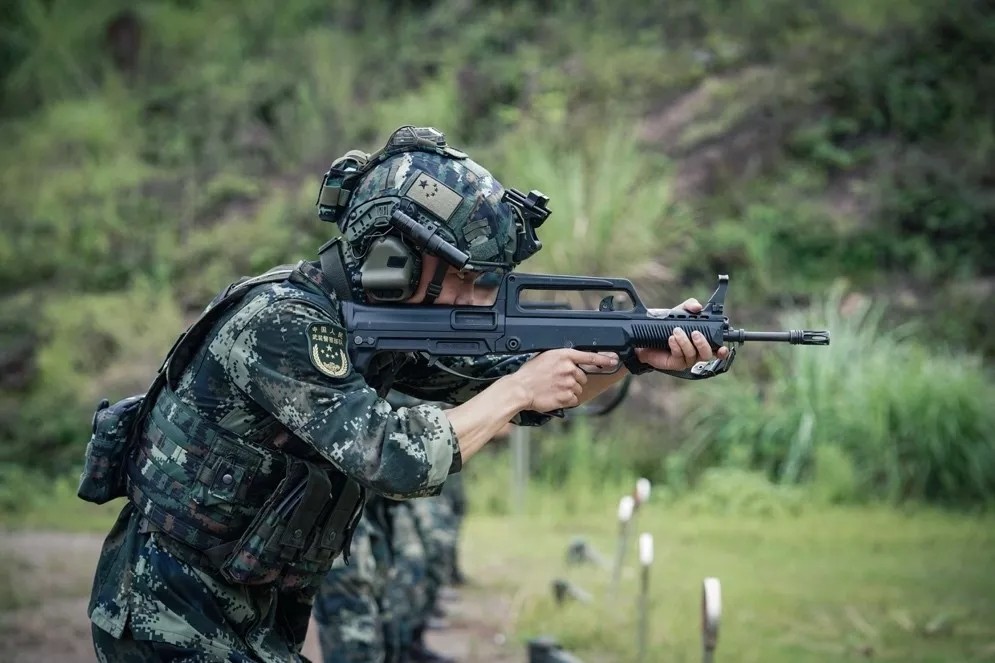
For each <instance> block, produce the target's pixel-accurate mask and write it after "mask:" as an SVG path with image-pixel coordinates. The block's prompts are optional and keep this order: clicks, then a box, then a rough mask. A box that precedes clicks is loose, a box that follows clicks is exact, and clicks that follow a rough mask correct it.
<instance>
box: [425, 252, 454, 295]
mask: <svg viewBox="0 0 995 663" xmlns="http://www.w3.org/2000/svg"><path fill="white" fill-rule="evenodd" d="M448 271H449V263H447V262H446V261H445V260H442V259H441V258H440V259H439V262H438V263H436V265H435V274H433V275H432V282H431V283H429V284H428V289H427V290H426V291H425V301H424V302H423V303H424V304H431V303H433V302H435V300H436V298H437V297H438V296H439V295H440V294H442V282H443V281H445V280H446V272H448Z"/></svg>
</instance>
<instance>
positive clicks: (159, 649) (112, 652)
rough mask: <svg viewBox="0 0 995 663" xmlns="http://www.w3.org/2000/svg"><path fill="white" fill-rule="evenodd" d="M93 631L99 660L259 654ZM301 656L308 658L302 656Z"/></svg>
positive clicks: (244, 661)
mask: <svg viewBox="0 0 995 663" xmlns="http://www.w3.org/2000/svg"><path fill="white" fill-rule="evenodd" d="M90 631H91V633H92V635H93V649H94V651H95V652H96V654H97V660H98V661H99V662H100V663H146V662H147V661H170V663H217V661H225V663H252V662H255V661H258V660H259V659H257V658H250V657H247V656H245V655H244V654H241V653H238V652H229V653H228V655H227V656H226V657H225V658H219V656H218V655H217V654H216V653H214V652H212V653H206V652H204V651H202V650H200V649H193V648H190V647H183V646H181V645H171V644H169V643H166V642H155V641H154V640H135V639H133V638H129V637H125V638H121V639H118V638H115V637H114V636H112V635H111V634H110V633H108V632H107V631H105V630H104V629H102V628H100V627H99V626H95V625H93V624H91V625H90ZM298 660H301V661H307V659H306V658H305V657H303V656H301V657H300V658H299V659H298Z"/></svg>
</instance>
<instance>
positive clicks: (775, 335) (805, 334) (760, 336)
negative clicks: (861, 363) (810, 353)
mask: <svg viewBox="0 0 995 663" xmlns="http://www.w3.org/2000/svg"><path fill="white" fill-rule="evenodd" d="M723 338H724V340H726V341H732V342H734V343H743V342H745V341H766V342H771V343H790V344H791V345H829V332H828V331H813V330H809V329H801V330H799V329H790V330H788V331H779V332H773V331H746V330H745V329H730V330H728V331H726V332H725V333H724V334H723Z"/></svg>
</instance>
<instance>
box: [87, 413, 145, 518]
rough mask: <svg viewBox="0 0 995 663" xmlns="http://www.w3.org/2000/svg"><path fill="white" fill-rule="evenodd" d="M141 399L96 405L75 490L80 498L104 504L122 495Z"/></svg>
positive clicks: (123, 493)
mask: <svg viewBox="0 0 995 663" xmlns="http://www.w3.org/2000/svg"><path fill="white" fill-rule="evenodd" d="M144 398H145V397H144V395H138V396H131V397H129V398H125V399H123V400H120V401H118V402H117V403H114V405H109V404H108V402H107V400H106V399H104V400H103V401H101V403H100V405H99V406H97V411H96V412H94V413H93V427H92V429H93V432H92V435H91V436H90V442H89V443H88V444H87V445H86V455H85V457H84V459H83V472H82V473H81V474H80V477H79V488H78V489H77V491H76V494H77V495H78V496H79V497H80V499H84V500H86V501H87V502H93V503H94V504H103V503H105V502H109V501H111V500H112V499H114V498H116V497H124V495H125V485H124V470H123V468H124V461H125V457H126V456H127V453H128V443H129V441H130V440H131V436H132V432H133V430H134V427H135V421H136V419H137V418H138V414H139V412H140V411H141V409H142V403H143V400H144Z"/></svg>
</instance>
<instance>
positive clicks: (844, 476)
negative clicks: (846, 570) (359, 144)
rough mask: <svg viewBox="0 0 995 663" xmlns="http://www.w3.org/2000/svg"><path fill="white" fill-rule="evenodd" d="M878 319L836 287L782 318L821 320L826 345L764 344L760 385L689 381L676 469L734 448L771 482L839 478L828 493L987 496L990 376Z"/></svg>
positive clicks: (738, 376)
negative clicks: (690, 403) (691, 394)
mask: <svg viewBox="0 0 995 663" xmlns="http://www.w3.org/2000/svg"><path fill="white" fill-rule="evenodd" d="M882 315H883V309H882V308H881V307H880V306H877V305H874V304H873V303H872V302H871V301H870V300H864V299H858V298H856V297H850V298H848V299H847V300H845V301H844V300H842V298H841V294H840V292H839V291H836V292H835V294H833V295H832V296H830V297H829V298H828V299H827V301H826V302H825V303H824V304H823V305H821V306H818V307H815V308H814V309H813V310H812V311H811V312H810V313H809V314H808V315H807V316H804V317H805V318H807V319H802V316H796V317H795V319H788V320H785V323H786V324H787V325H788V326H790V327H794V328H797V327H799V326H802V325H805V326H808V327H811V326H813V325H817V326H822V325H823V324H825V325H826V326H827V327H828V328H829V329H830V330H831V331H832V345H831V346H829V347H828V348H790V349H789V348H778V349H775V348H765V349H763V350H762V351H763V352H765V353H769V354H767V357H768V358H769V359H768V361H766V362H765V363H764V367H765V369H766V371H767V372H768V374H769V379H768V380H767V381H766V382H765V383H763V384H759V383H757V382H756V378H755V376H751V375H749V374H748V373H746V372H742V371H740V372H737V371H735V370H734V371H732V372H731V373H729V374H728V375H726V376H724V378H728V379H722V380H721V382H718V381H716V382H715V383H708V384H707V386H704V385H703V386H702V387H700V393H699V394H698V395H697V397H698V398H700V399H701V400H702V402H703V405H702V407H700V408H698V409H697V410H696V411H695V412H696V413H698V414H691V415H690V416H689V419H688V422H687V423H688V424H689V431H688V433H687V435H688V440H689V441H688V443H687V444H686V445H685V447H684V448H683V449H682V450H681V454H683V455H684V457H685V459H686V462H687V465H686V466H687V468H688V471H689V472H691V473H694V472H695V471H700V469H701V468H702V467H704V466H705V465H707V464H711V463H715V462H719V463H722V462H724V461H726V460H727V459H729V458H730V457H731V456H732V455H733V454H736V455H738V456H739V457H742V456H744V455H745V457H746V458H747V459H748V462H749V464H751V465H752V466H753V467H755V468H759V469H762V470H764V471H765V472H766V473H767V474H768V476H770V477H771V479H772V480H775V481H778V482H783V483H798V482H803V481H808V480H811V479H813V478H817V479H818V478H820V477H821V481H822V482H823V483H825V482H826V481H838V482H841V483H842V484H845V485H844V486H842V487H843V488H844V490H843V493H844V494H843V495H841V494H840V490H839V488H840V487H835V488H834V487H829V486H825V485H823V486H822V488H821V490H820V492H823V493H828V494H829V495H830V496H831V497H833V498H834V499H839V498H840V497H850V498H861V499H868V498H874V499H885V500H888V501H893V502H899V501H903V500H924V501H931V502H940V503H948V504H954V503H956V504H966V503H979V502H982V503H988V502H991V501H992V500H993V498H995V432H993V431H995V412H993V410H992V408H991V404H992V403H995V383H993V381H992V377H991V375H990V374H989V373H988V372H987V371H986V370H985V368H984V366H983V365H982V363H981V362H980V361H979V360H978V359H976V358H975V357H972V356H968V355H965V354H962V353H958V352H955V351H953V350H951V349H949V348H946V347H944V346H943V345H942V344H941V343H937V344H935V345H928V346H927V345H924V344H922V343H921V342H918V341H916V340H914V338H913V337H912V336H911V334H910V333H909V330H908V329H906V330H901V329H890V330H889V329H886V328H885V327H884V325H883V324H882ZM757 350H758V348H752V349H750V348H748V349H747V350H746V351H753V352H756V351H757ZM826 448H835V449H838V450H839V451H842V452H843V453H842V456H843V457H845V458H841V454H839V453H834V452H829V453H827V452H825V449H826ZM820 450H822V451H820ZM847 462H849V464H850V465H852V467H846V464H847ZM819 463H825V464H827V467H825V468H823V469H822V470H821V472H820V468H819ZM832 477H836V479H832Z"/></svg>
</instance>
